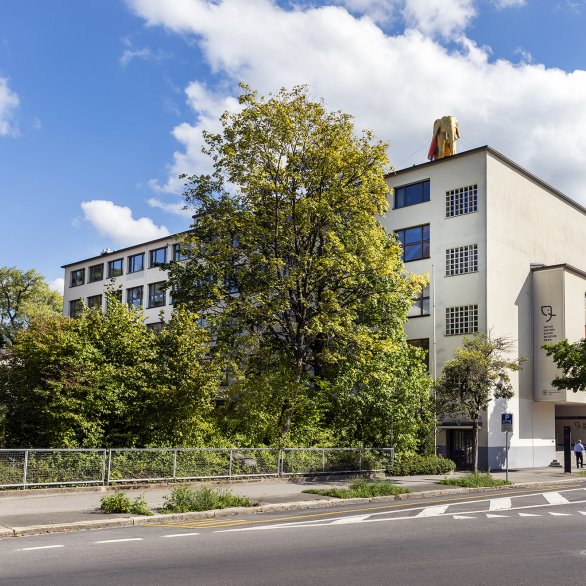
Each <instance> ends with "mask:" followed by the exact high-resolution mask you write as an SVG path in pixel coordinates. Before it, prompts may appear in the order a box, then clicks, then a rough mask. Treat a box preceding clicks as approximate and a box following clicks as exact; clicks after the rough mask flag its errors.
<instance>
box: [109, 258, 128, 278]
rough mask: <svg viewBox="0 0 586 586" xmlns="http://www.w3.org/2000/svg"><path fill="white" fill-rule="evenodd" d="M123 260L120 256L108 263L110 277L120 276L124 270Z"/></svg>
mask: <svg viewBox="0 0 586 586" xmlns="http://www.w3.org/2000/svg"><path fill="white" fill-rule="evenodd" d="M123 262H124V261H123V259H121V258H119V259H118V260H111V261H110V262H109V263H108V279H113V278H114V277H119V276H120V275H121V274H122V273H123V272H124V269H123Z"/></svg>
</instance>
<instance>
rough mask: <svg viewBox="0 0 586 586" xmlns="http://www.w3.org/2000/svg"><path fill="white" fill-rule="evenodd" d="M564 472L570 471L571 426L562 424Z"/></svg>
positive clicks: (568, 472) (569, 472)
mask: <svg viewBox="0 0 586 586" xmlns="http://www.w3.org/2000/svg"><path fill="white" fill-rule="evenodd" d="M564 473H566V474H571V473H572V428H571V427H570V426H569V425H564Z"/></svg>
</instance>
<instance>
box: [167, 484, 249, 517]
mask: <svg viewBox="0 0 586 586" xmlns="http://www.w3.org/2000/svg"><path fill="white" fill-rule="evenodd" d="M164 499H165V505H164V506H163V508H162V509H161V512H162V513H188V512H191V511H211V510H214V509H225V508H227V507H251V506H252V503H251V501H250V500H249V499H247V498H245V497H241V496H237V495H235V494H233V493H231V492H229V491H227V490H226V491H220V490H216V489H214V488H209V487H207V486H202V487H200V488H198V489H193V488H189V487H188V486H179V487H177V488H174V489H173V491H172V492H171V494H170V495H169V496H166V497H164Z"/></svg>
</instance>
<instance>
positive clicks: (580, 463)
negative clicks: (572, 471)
mask: <svg viewBox="0 0 586 586" xmlns="http://www.w3.org/2000/svg"><path fill="white" fill-rule="evenodd" d="M574 454H576V468H584V445H583V444H582V441H581V440H578V441H577V442H576V443H575V444H574Z"/></svg>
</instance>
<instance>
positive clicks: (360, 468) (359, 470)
mask: <svg viewBox="0 0 586 586" xmlns="http://www.w3.org/2000/svg"><path fill="white" fill-rule="evenodd" d="M358 472H362V448H360V449H359V451H358Z"/></svg>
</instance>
